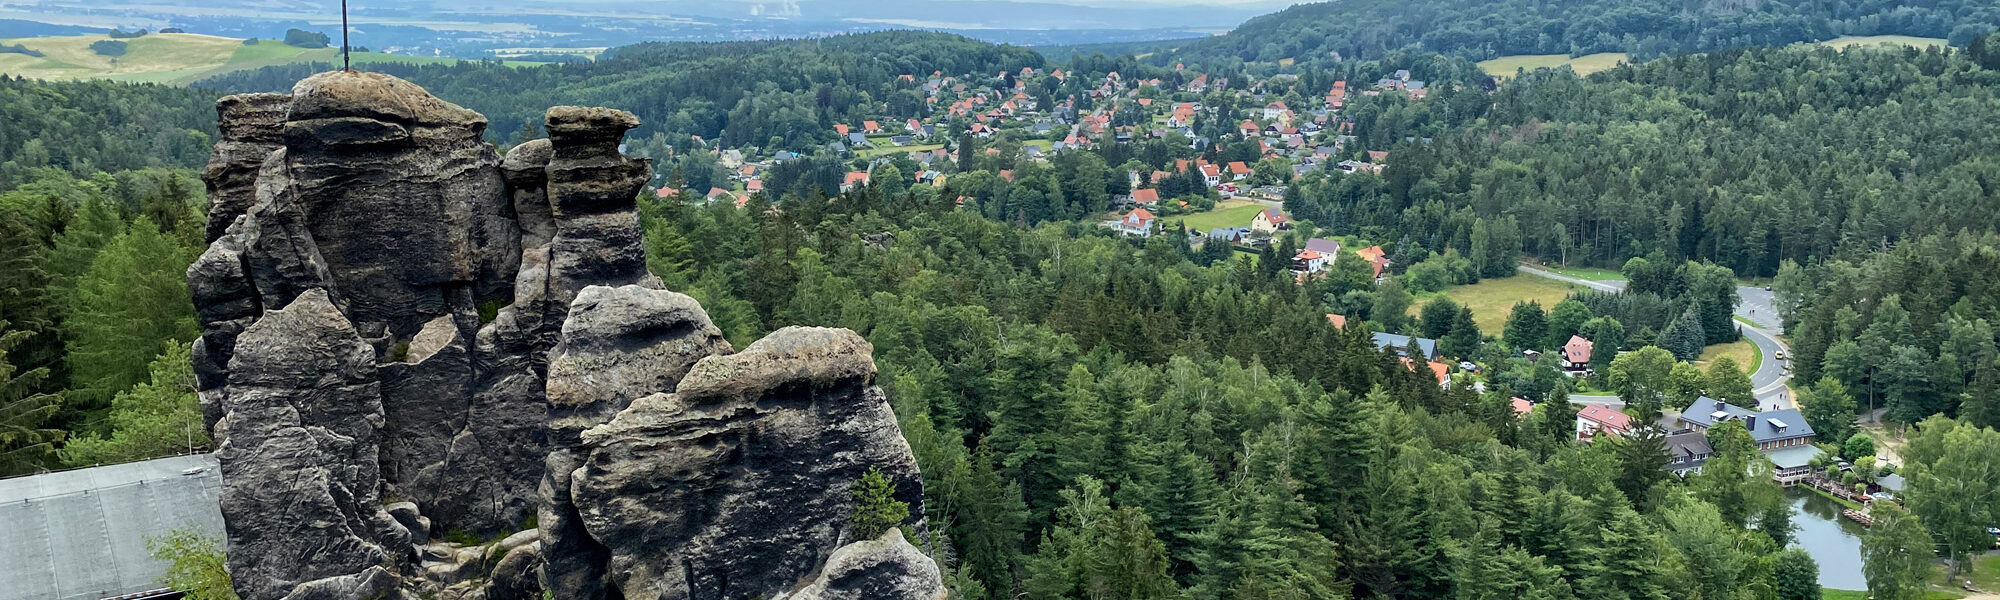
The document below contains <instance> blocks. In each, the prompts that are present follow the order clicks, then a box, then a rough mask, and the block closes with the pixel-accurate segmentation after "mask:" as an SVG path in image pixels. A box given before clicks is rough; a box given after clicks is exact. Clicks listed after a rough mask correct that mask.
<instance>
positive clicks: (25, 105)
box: [0, 76, 215, 190]
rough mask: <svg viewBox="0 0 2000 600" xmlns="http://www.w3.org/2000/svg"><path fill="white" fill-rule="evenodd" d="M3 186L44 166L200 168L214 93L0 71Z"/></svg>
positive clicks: (83, 171)
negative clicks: (52, 79) (31, 76)
mask: <svg viewBox="0 0 2000 600" xmlns="http://www.w3.org/2000/svg"><path fill="white" fill-rule="evenodd" d="M0 115H6V118H0V190H6V189H10V188H13V187H14V186H16V185H20V184H21V183H22V182H24V181H27V180H28V179H29V178H30V177H31V176H30V174H29V172H30V171H31V170H32V169H36V168H39V167H56V168H59V169H64V170H67V171H69V172H70V173H72V174H74V175H77V176H80V177H87V176H89V175H90V174H91V173H93V172H96V171H122V170H126V169H142V168H148V167H178V168H194V167H199V166H201V164H202V163H203V162H206V161H207V160H208V148H209V145H211V144H213V143H215V93H214V92H210V91H205V90H196V89H188V88H176V87H168V86H163V85H129V84H118V83H110V82H102V81H95V82H45V81H35V80H28V79H17V78H12V77H7V76H0Z"/></svg>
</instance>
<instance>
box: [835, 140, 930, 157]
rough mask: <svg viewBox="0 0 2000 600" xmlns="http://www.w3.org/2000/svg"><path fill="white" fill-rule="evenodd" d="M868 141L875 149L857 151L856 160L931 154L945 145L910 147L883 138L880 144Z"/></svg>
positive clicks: (911, 145)
mask: <svg viewBox="0 0 2000 600" xmlns="http://www.w3.org/2000/svg"><path fill="white" fill-rule="evenodd" d="M868 141H869V142H871V143H874V144H875V147H874V148H862V149H860V150H855V151H854V156H855V157H856V158H874V157H877V156H885V155H893V154H904V153H908V152H930V151H932V150H936V149H938V148H943V147H944V144H910V145H908V146H898V145H895V144H891V143H889V138H882V141H880V142H876V141H875V139H874V138H869V139H868Z"/></svg>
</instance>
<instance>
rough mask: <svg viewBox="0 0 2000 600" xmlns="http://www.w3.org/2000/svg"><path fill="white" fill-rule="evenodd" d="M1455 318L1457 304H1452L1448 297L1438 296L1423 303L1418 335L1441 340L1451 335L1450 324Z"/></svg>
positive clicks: (1456, 316) (1456, 315)
mask: <svg viewBox="0 0 2000 600" xmlns="http://www.w3.org/2000/svg"><path fill="white" fill-rule="evenodd" d="M1457 318H1458V303H1457V302H1452V301H1451V297H1450V296H1438V297H1437V298H1436V299H1433V300H1431V301H1430V302H1426V303H1424V309H1423V313H1422V314H1421V315H1420V316H1419V318H1418V321H1419V325H1418V326H1417V331H1418V335H1421V336H1424V337H1427V338H1431V339H1434V340H1435V339H1441V338H1443V337H1444V336H1445V334H1448V333H1451V322H1452V320H1454V319H1457Z"/></svg>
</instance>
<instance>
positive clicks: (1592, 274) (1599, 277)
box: [1542, 266, 1625, 281]
mask: <svg viewBox="0 0 2000 600" xmlns="http://www.w3.org/2000/svg"><path fill="white" fill-rule="evenodd" d="M1542 268H1543V269H1545V270H1547V271H1549V272H1552V273H1556V274H1559V275H1567V276H1570V277H1575V278H1577V279H1582V280H1584V281H1614V280H1620V279H1624V278H1625V274H1624V273H1620V272H1617V271H1613V270H1611V269H1599V268H1597V267H1557V266H1544V267H1542Z"/></svg>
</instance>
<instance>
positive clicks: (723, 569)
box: [556, 327, 923, 600]
mask: <svg viewBox="0 0 2000 600" xmlns="http://www.w3.org/2000/svg"><path fill="white" fill-rule="evenodd" d="M871 352H873V348H871V347H870V346H869V345H868V342H866V341H864V340H862V339H861V337H860V336H858V335H855V334H854V332H851V331H847V330H844V329H818V328H797V327H794V328H787V329H782V330H779V331H777V332H775V333H772V334H771V335H770V336H768V337H765V338H764V339H762V340H759V341H757V342H756V343H754V344H751V345H750V347H748V348H745V349H744V350H743V351H742V352H740V353H737V354H733V355H726V356H713V357H709V358H706V359H703V360H702V361H701V362H699V363H696V364H695V366H694V368H693V369H692V370H690V371H689V372H688V374H687V376H686V377H685V378H683V379H682V380H681V381H680V385H679V386H677V387H676V388H675V391H674V393H672V394H655V395H651V396H647V397H644V398H640V399H638V400H634V401H633V402H632V406H631V407H629V408H627V409H626V410H624V411H623V412H620V413H618V416H617V417H616V418H614V419H612V420H611V422H610V423H607V424H604V425H600V426H597V427H594V428H591V429H590V430H588V431H586V432H584V434H583V443H584V447H585V448H587V449H588V450H589V455H588V457H587V459H586V460H585V461H584V464H583V467H582V468H580V469H578V470H577V471H576V472H575V473H574V474H572V481H571V494H572V501H573V502H574V503H575V505H576V508H577V509H578V512H579V514H580V515H581V516H582V519H583V525H584V528H585V529H586V530H587V531H588V532H589V535H590V536H591V538H593V539H595V540H597V542H598V543H600V544H602V545H603V546H604V547H605V548H607V549H608V550H609V551H610V554H611V558H610V562H609V568H608V572H609V573H610V574H611V579H612V581H613V582H614V583H615V584H616V585H617V586H618V588H619V589H620V590H621V591H622V595H623V596H624V597H625V598H627V599H631V600H652V599H655V598H660V599H683V598H717V597H723V598H737V597H745V598H747V597H757V596H763V597H767V598H768V597H772V596H775V595H776V594H778V593H780V592H783V591H785V590H789V589H792V588H793V587H795V586H796V585H798V584H799V582H800V581H801V580H803V579H806V578H808V577H809V576H810V575H811V574H812V573H815V572H817V571H818V570H819V568H820V566H821V565H823V564H825V563H826V561H827V559H828V558H829V557H831V555H832V553H833V552H834V550H835V549H837V548H839V547H840V546H841V545H843V544H845V543H848V542H852V541H854V540H850V539H846V537H847V522H848V519H849V518H850V517H851V516H852V514H853V510H854V508H853V499H852V494H851V489H852V486H853V484H854V482H856V481H859V480H860V479H861V476H862V475H863V474H864V473H866V472H867V471H868V469H869V468H870V467H875V468H880V469H882V471H883V472H884V474H886V475H888V476H889V477H890V479H891V481H893V482H895V483H896V485H897V489H898V491H899V499H901V500H903V501H905V502H908V503H910V505H911V506H922V504H923V501H922V497H921V493H922V483H921V480H920V479H919V477H918V473H917V469H916V461H915V459H914V458H913V457H912V455H911V454H910V448H909V445H908V444H907V443H906V442H904V441H903V438H902V435H901V432H900V431H899V430H898V429H897V427H896V419H895V415H894V414H892V413H891V412H890V411H889V404H888V401H887V399H886V398H884V397H883V396H882V391H881V389H880V388H877V387H875V386H874V376H875V365H874V362H873V361H872V360H871V359H870V358H869V355H870V353H871ZM556 591H558V592H560V591H561V590H556Z"/></svg>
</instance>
